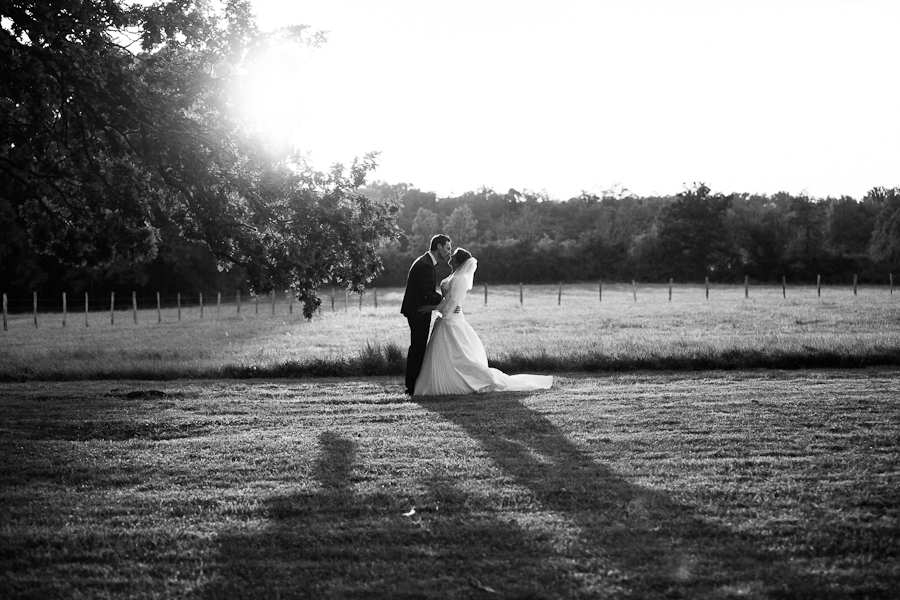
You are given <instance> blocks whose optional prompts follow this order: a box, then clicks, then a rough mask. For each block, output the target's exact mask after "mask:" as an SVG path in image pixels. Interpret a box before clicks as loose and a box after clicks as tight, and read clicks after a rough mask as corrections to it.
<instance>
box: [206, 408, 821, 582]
mask: <svg viewBox="0 0 900 600" xmlns="http://www.w3.org/2000/svg"><path fill="white" fill-rule="evenodd" d="M526 397H527V396H526V395H524V394H516V393H505V394H493V395H491V396H489V397H485V396H465V397H445V398H435V399H428V400H420V401H419V402H418V405H419V406H420V407H421V408H423V409H424V410H425V411H427V413H429V414H430V415H431V417H434V418H436V419H437V420H438V421H440V422H443V423H445V424H447V425H452V426H454V429H456V430H457V431H460V432H462V433H463V434H464V437H465V438H468V439H469V441H470V443H468V444H467V445H466V446H465V450H464V451H463V454H460V449H459V447H457V448H455V449H451V448H449V446H450V445H453V443H451V442H448V448H447V453H448V454H447V456H445V457H443V458H442V457H433V459H432V460H431V463H430V464H431V465H433V468H432V469H431V470H430V472H429V473H428V474H425V475H422V474H418V475H416V479H415V481H416V484H415V489H413V490H398V489H390V488H383V487H377V489H373V488H372V487H371V486H370V488H369V491H368V492H367V493H365V494H360V492H359V491H358V490H359V486H360V485H361V484H362V483H365V482H366V481H367V480H368V483H369V484H372V483H375V482H377V481H379V480H383V478H381V479H379V476H378V475H372V476H368V475H366V474H365V472H364V471H365V468H364V467H363V466H362V465H361V464H360V461H359V457H358V446H357V442H356V441H355V440H353V439H350V438H348V437H345V436H342V435H341V434H340V433H336V432H335V431H334V430H328V431H324V432H322V433H320V435H319V438H318V442H319V450H318V457H317V459H316V462H315V464H314V465H313V469H312V476H313V478H314V479H315V480H316V481H317V483H318V485H317V487H316V489H309V490H308V491H304V492H298V493H295V494H290V495H286V496H279V497H274V498H272V499H270V500H269V501H268V505H267V507H266V517H267V519H268V521H267V523H266V525H265V527H262V528H261V529H260V528H257V529H252V530H245V531H241V532H234V533H232V534H228V535H225V536H223V537H222V538H221V539H220V556H219V563H220V565H221V569H220V571H219V573H218V574H217V576H216V577H214V578H213V580H212V581H211V582H210V584H209V585H208V586H206V588H205V593H206V597H251V596H254V597H261V596H262V597H273V596H276V597H310V598H313V597H315V598H322V597H335V598H337V597H341V598H343V597H371V598H380V597H391V598H429V597H432V598H469V597H502V598H520V599H525V598H531V599H536V598H598V597H622V596H629V597H637V598H728V597H743V598H780V597H790V598H829V597H833V595H832V594H830V593H829V591H828V589H826V588H825V586H824V585H822V584H820V583H818V582H817V581H816V580H815V578H814V577H811V576H809V575H807V574H803V573H800V572H798V571H796V570H795V569H792V568H791V565H789V564H788V563H787V562H786V561H784V560H782V558H781V557H779V556H778V555H776V554H774V553H772V552H769V551H766V550H763V549H762V548H763V543H762V540H758V539H754V538H753V537H752V536H749V535H745V534H741V533H738V532H736V531H733V530H731V529H730V528H728V527H724V526H721V525H717V524H713V523H710V522H708V521H706V520H704V519H703V518H701V516H700V515H698V514H697V511H696V510H695V509H693V508H692V507H691V506H689V505H687V504H683V503H678V502H675V501H674V500H672V499H671V498H670V497H669V496H668V495H667V494H666V493H664V492H661V491H658V490H653V489H650V488H647V487H644V486H640V485H636V484H634V483H631V482H629V481H628V480H627V479H626V478H624V477H622V476H620V475H618V474H616V473H615V472H614V471H613V470H612V469H611V468H609V467H607V466H605V465H603V464H599V463H598V462H597V460H596V459H595V458H594V457H593V456H592V455H591V453H590V452H588V451H587V450H585V449H584V448H582V447H580V446H579V445H577V444H576V443H574V442H573V441H572V440H571V439H569V438H568V437H567V436H566V435H565V434H564V433H563V431H561V430H560V429H559V428H558V427H557V426H556V425H555V424H554V423H553V422H552V421H551V420H550V419H549V418H548V417H547V416H546V415H544V414H542V413H541V412H540V411H538V410H535V409H532V408H530V407H529V406H528V405H527V404H526V403H525V402H524V399H525V398H526ZM605 443H612V442H605ZM431 447H433V446H431ZM473 448H474V450H473ZM613 450H614V449H613ZM473 452H474V453H475V454H474V455H473V454H472V453H473ZM465 453H468V455H465ZM476 455H477V456H476ZM383 458H385V459H386V458H388V457H383ZM442 460H444V461H450V462H453V461H454V460H455V461H456V463H455V464H453V465H450V466H446V465H445V466H441V465H442ZM460 461H461V462H462V466H460ZM479 461H481V462H479ZM466 462H471V465H472V468H471V469H466V466H465V464H466ZM476 462H479V465H480V466H478V467H477V468H476V467H475V465H476ZM485 463H486V464H488V465H490V466H489V467H487V468H489V469H492V470H493V469H497V470H499V473H493V474H487V473H485V472H484V469H485V468H486V467H485V466H483V465H484V464H485ZM397 468H402V466H397ZM461 470H463V471H466V472H465V475H464V476H462V475H461V474H460V471H461ZM471 477H475V478H482V479H484V478H488V477H490V478H492V480H494V481H499V482H500V485H499V486H497V487H494V488H487V491H486V488H485V484H484V483H481V484H474V483H472V482H471V481H468V480H469V479H470V478H471ZM411 498H412V499H413V500H412V501H414V502H415V503H416V505H417V513H416V515H415V516H412V515H409V514H408V513H406V511H408V509H409V503H410V502H411V500H410V499H411ZM404 513H406V516H409V517H410V518H405V516H402V515H404Z"/></svg>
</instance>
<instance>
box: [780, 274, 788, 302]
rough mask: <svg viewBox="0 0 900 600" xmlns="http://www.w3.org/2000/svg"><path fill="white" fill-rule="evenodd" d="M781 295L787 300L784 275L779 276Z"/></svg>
mask: <svg viewBox="0 0 900 600" xmlns="http://www.w3.org/2000/svg"><path fill="white" fill-rule="evenodd" d="M781 297H782V298H784V299H785V300H787V279H785V277H784V275H782V276H781Z"/></svg>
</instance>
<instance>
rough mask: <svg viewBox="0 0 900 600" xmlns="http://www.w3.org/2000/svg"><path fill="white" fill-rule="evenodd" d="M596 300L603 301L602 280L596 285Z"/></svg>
mask: <svg viewBox="0 0 900 600" xmlns="http://www.w3.org/2000/svg"><path fill="white" fill-rule="evenodd" d="M597 302H603V280H602V279H601V280H600V284H599V285H598V286H597Z"/></svg>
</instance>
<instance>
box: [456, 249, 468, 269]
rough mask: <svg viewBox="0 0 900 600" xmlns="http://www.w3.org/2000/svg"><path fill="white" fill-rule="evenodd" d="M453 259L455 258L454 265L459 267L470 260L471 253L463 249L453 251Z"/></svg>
mask: <svg viewBox="0 0 900 600" xmlns="http://www.w3.org/2000/svg"><path fill="white" fill-rule="evenodd" d="M453 257H454V258H456V264H458V265H461V264H463V263H464V262H466V261H467V260H469V259H470V258H472V253H471V252H469V251H468V250H466V249H465V248H457V249H456V250H454V251H453Z"/></svg>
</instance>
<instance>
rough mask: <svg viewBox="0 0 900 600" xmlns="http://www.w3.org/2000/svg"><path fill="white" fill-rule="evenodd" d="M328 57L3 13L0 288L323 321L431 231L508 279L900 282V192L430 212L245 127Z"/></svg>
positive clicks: (226, 9) (137, 23)
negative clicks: (268, 89)
mask: <svg viewBox="0 0 900 600" xmlns="http://www.w3.org/2000/svg"><path fill="white" fill-rule="evenodd" d="M324 42H325V38H324V36H323V35H322V34H321V33H316V32H312V31H310V30H309V29H308V28H306V27H303V26H296V27H286V28H283V29H280V30H278V31H275V32H269V33H264V32H261V31H259V30H258V29H257V27H256V24H255V20H254V17H253V14H252V12H251V10H250V4H249V2H247V1H246V0H225V2H223V3H209V2H206V1H205V0H172V1H169V2H157V3H144V2H138V3H132V2H128V1H125V0H57V1H54V2H51V3H39V2H33V1H31V0H8V1H5V2H2V3H0V130H2V132H3V137H2V139H0V173H2V178H0V283H2V288H3V290H2V291H4V292H6V293H10V294H12V295H15V294H22V295H27V294H30V292H31V291H38V292H40V293H42V294H52V295H56V293H57V292H60V291H68V292H73V293H78V292H82V291H87V292H91V293H93V294H97V293H101V294H102V293H105V292H108V291H111V290H116V289H119V290H121V289H122V288H123V287H124V288H125V289H129V290H133V291H137V292H138V293H141V294H144V293H153V292H161V293H163V294H167V295H171V294H172V293H175V292H181V293H184V294H191V295H192V294H196V293H199V292H204V293H213V292H215V291H219V290H226V289H235V288H237V289H241V290H245V291H248V292H259V293H267V292H268V291H270V290H273V289H278V290H284V289H287V288H293V289H295V290H296V291H297V294H298V298H299V300H300V301H302V302H303V305H304V313H305V314H306V315H307V316H311V315H312V313H313V312H314V311H315V310H316V308H317V307H318V306H319V304H320V299H319V297H318V293H317V290H318V289H320V288H321V287H323V286H329V285H331V284H333V283H337V284H341V285H345V286H347V287H348V288H350V289H353V290H360V289H362V288H363V287H364V286H365V285H367V284H374V285H381V286H385V285H402V284H403V283H404V281H405V275H406V271H407V268H408V266H409V264H410V262H411V261H412V259H413V258H414V257H415V256H416V255H417V254H420V253H421V252H422V251H424V250H425V248H426V244H427V240H428V239H429V238H430V236H431V235H433V234H434V233H435V232H439V231H445V232H447V233H449V234H450V235H451V236H452V237H453V239H454V240H455V242H456V243H457V245H463V246H466V247H468V248H469V249H471V250H472V251H474V252H475V254H476V255H478V256H479V258H480V259H481V267H480V271H479V278H480V279H481V280H483V281H486V282H498V283H499V282H517V281H523V282H542V281H558V280H571V281H575V280H596V279H600V278H603V279H606V280H612V279H625V280H628V279H631V278H640V279H642V280H645V281H653V280H661V279H667V278H669V277H674V278H676V279H678V280H679V281H691V280H702V278H703V277H705V276H710V277H711V278H712V279H713V280H719V281H727V280H730V279H734V278H738V277H743V276H744V275H750V276H751V277H754V278H755V279H760V280H767V279H773V278H778V277H780V276H781V275H787V276H790V277H791V278H797V279H799V278H810V277H813V276H814V275H815V274H820V273H821V274H822V275H823V276H825V277H826V278H827V277H847V276H848V275H849V274H850V273H851V272H854V273H859V274H860V275H861V276H862V277H863V280H865V279H866V278H870V279H872V278H875V277H876V276H877V277H883V275H884V272H885V271H886V270H895V269H896V267H897V264H898V258H900V256H898V255H900V252H898V247H900V206H898V203H900V199H898V198H900V193H898V188H875V189H873V190H872V191H871V192H869V193H868V194H867V195H866V197H865V198H862V199H861V200H860V201H857V200H855V199H852V198H837V199H833V198H829V199H823V200H817V199H811V198H807V197H805V196H791V195H788V194H776V195H774V196H771V197H770V196H759V195H750V194H729V195H725V194H722V193H718V192H713V191H712V190H710V189H709V188H708V187H706V186H705V185H702V184H701V185H695V186H694V187H692V188H689V189H687V190H685V191H684V192H682V193H680V194H677V195H674V196H665V197H637V196H633V195H631V194H629V193H627V191H626V190H622V189H615V190H610V192H609V193H606V194H604V195H603V196H602V197H600V196H595V195H589V194H583V195H581V196H579V197H576V198H571V199H569V200H566V201H560V202H557V201H551V200H550V199H549V198H546V197H544V196H542V195H541V194H535V193H531V192H522V193H520V192H517V191H515V190H509V191H508V192H506V193H497V192H495V191H493V190H489V189H482V190H478V191H474V192H470V193H466V194H463V195H462V196H460V197H456V198H442V199H438V198H437V197H436V196H435V194H433V193H430V192H424V191H421V190H418V189H416V188H415V187H414V186H411V185H407V184H387V183H377V182H376V183H372V184H368V185H367V183H366V182H367V181H368V180H369V176H370V174H371V172H372V170H373V169H374V167H375V166H376V158H377V157H376V156H375V155H367V156H366V157H363V158H361V159H358V160H356V161H354V163H353V164H352V165H350V166H349V167H348V168H345V167H344V166H343V165H335V166H334V167H333V168H332V169H330V170H328V171H327V172H320V171H317V170H314V169H313V168H311V167H310V166H309V164H308V162H307V160H306V157H305V155H303V154H302V153H300V152H298V151H296V150H291V149H289V148H285V147H281V146H277V145H273V144H272V143H271V141H270V140H267V139H266V138H265V137H263V136H262V135H260V133H261V132H260V131H259V130H258V129H255V126H254V124H253V123H252V122H248V121H247V120H246V119H243V118H242V117H241V115H242V110H241V98H242V97H243V92H244V91H245V90H244V88H245V87H246V86H247V85H248V84H247V81H248V77H247V75H248V73H251V72H254V71H256V70H258V69H261V68H263V67H264V66H265V65H266V64H268V63H269V62H271V59H272V57H273V56H276V53H281V52H283V51H284V49H285V47H286V45H299V46H301V47H303V48H306V49H310V50H314V49H315V48H317V47H318V46H320V45H321V44H322V43H324ZM307 83H308V88H309V93H311V94H314V93H317V90H316V82H315V81H309V82H307ZM382 265H383V270H382ZM373 279H374V281H373Z"/></svg>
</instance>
